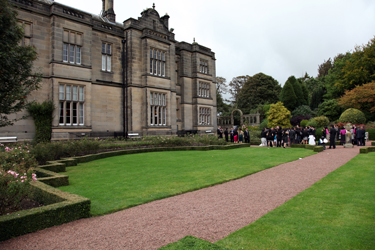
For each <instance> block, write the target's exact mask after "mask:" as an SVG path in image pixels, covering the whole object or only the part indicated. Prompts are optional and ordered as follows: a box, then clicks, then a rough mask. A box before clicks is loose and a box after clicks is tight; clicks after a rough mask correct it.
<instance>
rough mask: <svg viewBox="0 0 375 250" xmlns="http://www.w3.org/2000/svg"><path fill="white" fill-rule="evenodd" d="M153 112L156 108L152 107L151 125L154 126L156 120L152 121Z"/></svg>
mask: <svg viewBox="0 0 375 250" xmlns="http://www.w3.org/2000/svg"><path fill="white" fill-rule="evenodd" d="M151 96H152V95H151ZM153 111H154V107H152V106H151V112H150V114H151V119H150V121H151V125H154V120H153V119H152V115H153Z"/></svg>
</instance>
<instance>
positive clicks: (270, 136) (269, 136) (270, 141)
mask: <svg viewBox="0 0 375 250" xmlns="http://www.w3.org/2000/svg"><path fill="white" fill-rule="evenodd" d="M272 131H273V128H269V129H268V130H267V134H266V136H267V145H268V144H269V145H270V147H271V148H272V147H273V138H274V135H273V132H272Z"/></svg>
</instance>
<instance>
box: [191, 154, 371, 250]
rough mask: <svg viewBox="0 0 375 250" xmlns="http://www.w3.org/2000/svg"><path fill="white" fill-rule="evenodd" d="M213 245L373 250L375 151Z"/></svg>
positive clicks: (355, 159) (354, 160)
mask: <svg viewBox="0 0 375 250" xmlns="http://www.w3.org/2000/svg"><path fill="white" fill-rule="evenodd" d="M215 244H216V245H219V246H222V247H226V248H229V249H375V153H370V154H360V155H358V156H356V157H355V158H353V159H352V160H351V161H349V162H348V163H347V164H345V165H344V166H342V167H340V168H339V169H337V170H336V171H334V172H332V173H330V174H329V175H328V176H326V177H325V178H323V179H322V180H320V181H318V182H317V183H315V184H314V185H313V186H311V187H310V188H308V189H306V190H305V191H303V192H301V193H300V194H299V195H297V196H296V197H294V198H293V199H291V200H289V201H288V202H286V203H285V204H283V205H281V206H280V207H278V208H276V209H275V210H273V211H271V212H269V213H268V214H266V215H264V216H263V217H262V218H260V219H258V220H257V221H255V222H254V223H252V224H250V225H249V226H247V227H244V228H242V229H240V230H238V231H237V232H234V233H232V234H230V235H229V236H228V237H226V238H224V239H223V240H220V241H218V242H216V243H215ZM185 249H189V248H185Z"/></svg>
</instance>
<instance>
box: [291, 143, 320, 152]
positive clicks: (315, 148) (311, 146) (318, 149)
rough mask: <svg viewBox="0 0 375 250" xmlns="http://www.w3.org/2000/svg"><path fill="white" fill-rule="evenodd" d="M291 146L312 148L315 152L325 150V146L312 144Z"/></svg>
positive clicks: (293, 146)
mask: <svg viewBox="0 0 375 250" xmlns="http://www.w3.org/2000/svg"><path fill="white" fill-rule="evenodd" d="M290 147H291V148H306V149H311V150H314V152H322V151H323V146H315V145H310V144H292V145H290Z"/></svg>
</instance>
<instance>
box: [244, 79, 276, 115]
mask: <svg viewBox="0 0 375 250" xmlns="http://www.w3.org/2000/svg"><path fill="white" fill-rule="evenodd" d="M280 91H281V86H280V85H279V83H278V81H276V80H275V79H274V78H273V77H271V76H268V75H266V74H263V73H258V74H255V75H254V76H252V77H249V78H248V80H247V81H246V82H245V84H244V85H243V87H242V89H241V90H240V92H239V94H238V100H237V107H238V108H239V109H241V110H242V111H243V112H244V113H249V112H250V110H254V109H255V108H256V107H258V106H259V105H260V104H262V105H263V104H268V103H275V102H277V101H278V96H279V94H280Z"/></svg>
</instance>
